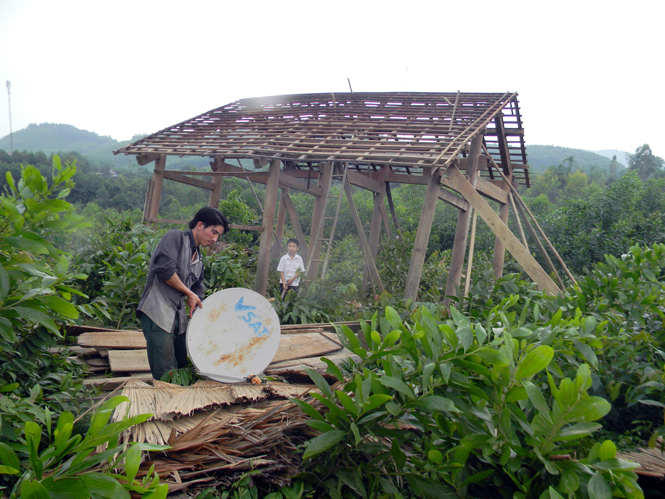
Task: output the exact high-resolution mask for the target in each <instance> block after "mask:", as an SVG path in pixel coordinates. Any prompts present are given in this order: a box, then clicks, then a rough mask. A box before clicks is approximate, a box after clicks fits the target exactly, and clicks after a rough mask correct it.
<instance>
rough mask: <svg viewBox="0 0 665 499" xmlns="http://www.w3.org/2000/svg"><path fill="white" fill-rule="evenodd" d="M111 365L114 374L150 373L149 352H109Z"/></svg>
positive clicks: (142, 350) (143, 350)
mask: <svg viewBox="0 0 665 499" xmlns="http://www.w3.org/2000/svg"><path fill="white" fill-rule="evenodd" d="M109 365H110V366H111V371H113V372H114V373H122V372H150V364H149V363H148V351H147V350H145V349H141V350H109Z"/></svg>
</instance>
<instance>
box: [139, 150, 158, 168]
mask: <svg viewBox="0 0 665 499" xmlns="http://www.w3.org/2000/svg"><path fill="white" fill-rule="evenodd" d="M159 156H160V155H159V154H154V153H144V154H138V155H137V156H136V162H137V163H138V164H139V165H141V166H145V165H147V164H148V163H152V162H153V161H157V160H158V159H159Z"/></svg>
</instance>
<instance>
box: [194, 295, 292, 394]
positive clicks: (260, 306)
mask: <svg viewBox="0 0 665 499" xmlns="http://www.w3.org/2000/svg"><path fill="white" fill-rule="evenodd" d="M202 303H203V308H201V309H196V311H195V313H194V315H193V317H192V319H191V320H190V321H189V325H188V327H187V353H188V355H189V358H190V359H191V361H192V364H194V367H195V368H196V370H197V371H199V374H201V375H203V376H205V377H207V378H210V379H213V380H215V381H222V382H224V383H235V382H238V381H245V379H246V378H247V377H248V376H251V375H256V374H259V373H261V372H263V370H264V369H265V368H266V367H268V364H270V362H272V359H273V358H274V357H275V354H276V353H277V348H278V347H279V335H280V327H279V317H277V313H276V312H275V309H274V308H273V307H272V305H271V304H270V302H268V300H266V299H265V298H264V297H263V296H261V295H260V294H259V293H256V292H255V291H252V290H249V289H244V288H229V289H224V290H222V291H217V292H216V293H214V294H212V295H210V296H209V297H207V298H206V299H205V300H203V302H202Z"/></svg>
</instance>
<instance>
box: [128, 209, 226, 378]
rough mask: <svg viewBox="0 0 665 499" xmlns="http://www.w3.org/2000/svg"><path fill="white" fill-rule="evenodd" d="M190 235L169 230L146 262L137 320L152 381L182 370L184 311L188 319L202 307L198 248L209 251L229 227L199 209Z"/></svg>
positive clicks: (184, 357)
mask: <svg viewBox="0 0 665 499" xmlns="http://www.w3.org/2000/svg"><path fill="white" fill-rule="evenodd" d="M189 229H190V230H186V231H184V230H177V229H173V230H170V231H168V232H167V233H166V234H164V236H163V237H162V239H161V240H160V241H159V243H158V244H157V247H156V248H155V251H154V252H153V254H152V257H151V258H150V267H149V269H148V278H147V280H146V285H145V289H144V290H143V295H142V296H141V301H140V302H139V306H138V308H137V315H138V316H139V317H140V319H141V327H142V329H143V335H144V336H145V339H146V342H147V344H148V362H149V363H150V370H151V372H152V377H153V378H154V379H160V378H161V377H162V375H164V373H167V372H169V371H171V370H173V369H180V368H183V367H185V366H186V365H187V342H186V336H185V332H186V331H187V321H188V318H187V310H186V308H185V304H184V300H183V298H185V299H186V300H187V306H188V307H189V318H191V317H192V314H193V313H194V312H195V310H196V308H197V307H201V308H203V305H202V304H201V300H202V299H203V295H204V291H205V289H204V286H203V263H202V262H201V252H200V250H199V246H211V245H212V244H213V243H215V241H217V238H218V237H219V236H221V235H222V234H224V233H226V232H228V230H229V222H228V220H227V219H226V217H225V216H224V215H222V213H221V212H220V211H219V210H217V209H215V208H210V207H205V208H201V209H200V210H199V211H198V212H197V213H196V215H195V216H194V218H193V219H192V221H191V222H189Z"/></svg>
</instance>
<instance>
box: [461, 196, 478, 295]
mask: <svg viewBox="0 0 665 499" xmlns="http://www.w3.org/2000/svg"><path fill="white" fill-rule="evenodd" d="M471 209H472V210H473V208H471ZM477 220H478V213H476V211H475V210H473V216H472V217H471V240H470V241H469V258H467V260H466V276H464V277H465V278H464V296H466V295H468V294H469V287H470V285H471V270H472V269H473V250H474V248H475V246H476V221H477Z"/></svg>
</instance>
